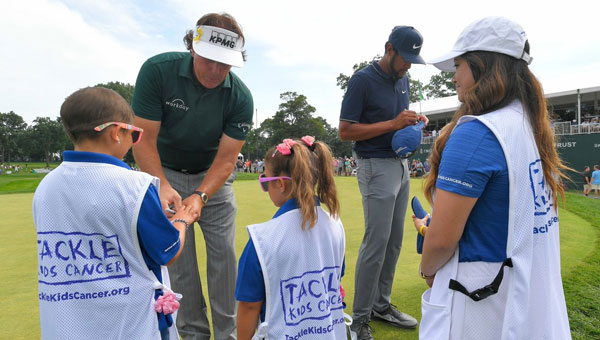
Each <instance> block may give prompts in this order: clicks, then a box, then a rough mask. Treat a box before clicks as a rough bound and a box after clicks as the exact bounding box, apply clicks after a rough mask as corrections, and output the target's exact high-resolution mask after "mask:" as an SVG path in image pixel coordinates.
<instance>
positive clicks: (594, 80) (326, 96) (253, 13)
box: [0, 0, 600, 127]
mask: <svg viewBox="0 0 600 340" xmlns="http://www.w3.org/2000/svg"><path fill="white" fill-rule="evenodd" d="M488 3H490V4H491V5H488ZM599 9H600V2H598V1H581V0H572V1H560V2H559V1H545V2H541V1H527V0H519V1H512V0H504V1H493V2H492V1H481V0H478V1H410V2H409V1H397V0H396V1H378V2H375V1H348V0H346V1H326V0H325V1H323V0H320V1H313V0H304V1H293V2H292V1H284V0H278V1H260V0H255V1H248V0H235V1H227V0H219V1H214V0H213V1H205V0H193V1H192V0H149V1H142V0H137V1H133V0H61V1H59V0H27V1H17V0H12V1H10V0H8V1H2V2H0V32H1V34H0V51H1V52H0V112H9V111H14V112H16V113H17V114H19V115H21V116H22V117H23V118H24V119H25V120H26V121H27V122H28V123H31V122H32V121H33V119H35V118H36V117H57V116H58V115H59V110H60V105H61V104H62V102H63V100H64V99H65V97H66V96H68V95H69V94H71V93H72V92H74V91H75V90H77V89H79V88H82V87H86V86H93V85H95V84H98V83H106V82H110V81H120V82H124V83H130V84H135V80H136V77H137V73H138V71H139V68H140V66H141V65H142V63H143V62H144V61H145V60H146V59H148V58H149V57H151V56H153V55H155V54H158V53H162V52H166V51H185V48H184V45H183V42H182V37H183V35H184V34H185V31H186V30H188V29H193V28H194V26H195V22H196V21H197V20H198V18H200V16H202V15H203V14H206V13H209V12H222V11H225V12H228V13H230V14H231V15H233V16H234V17H235V18H236V19H237V20H238V22H239V23H240V24H241V25H242V27H243V30H244V35H245V36H246V50H247V53H248V61H247V63H246V65H245V67H244V68H233V71H234V72H235V73H236V74H238V75H239V76H240V77H241V78H242V80H243V81H244V82H245V83H246V85H247V86H248V87H249V88H250V90H251V91H252V94H253V96H254V104H255V108H256V109H257V110H258V114H257V115H258V121H259V122H261V121H262V120H264V119H265V118H268V117H270V116H272V115H273V114H274V113H275V111H276V110H277V109H278V106H279V104H280V103H281V101H280V99H279V95H280V94H281V93H283V92H286V91H296V92H298V93H300V94H303V95H305V96H306V97H307V99H308V103H309V104H311V105H313V106H315V107H316V108H317V112H316V115H317V116H322V117H324V118H326V119H327V120H328V121H329V123H330V124H332V125H333V126H335V127H337V124H338V118H339V110H340V104H341V99H342V92H341V90H340V89H339V88H338V87H337V86H336V77H337V76H338V75H339V74H340V73H344V74H350V73H351V72H352V65H354V64H355V63H358V62H360V61H363V60H370V59H371V58H372V57H374V56H375V55H377V54H382V53H383V46H384V43H385V41H386V40H387V37H388V35H389V32H390V31H391V29H392V27H393V26H395V25H411V26H414V27H416V28H417V29H418V30H419V31H420V32H421V33H422V35H423V36H424V45H423V48H422V49H421V55H422V56H423V57H424V58H425V60H428V59H431V58H433V57H437V56H438V55H441V54H444V53H445V52H447V51H448V50H449V49H450V48H451V47H452V45H453V44H454V42H455V40H456V38H457V37H458V35H459V33H460V32H461V31H462V30H463V28H464V27H465V26H466V25H467V24H468V23H470V22H472V21H474V20H476V19H479V18H481V17H484V16H488V15H501V16H506V17H508V18H510V19H512V20H514V21H516V22H518V23H519V24H521V26H523V28H524V29H525V32H526V33H527V35H528V37H529V41H530V44H531V55H532V56H533V58H534V60H533V63H532V65H531V69H532V71H533V72H534V73H535V74H536V75H537V77H538V78H539V79H540V80H541V81H542V84H543V85H544V89H545V91H546V92H547V93H552V92H558V91H565V90H572V89H576V88H586V87H592V86H600V25H598V15H599V13H600V11H599ZM410 73H411V75H412V77H413V78H415V79H419V80H420V81H422V82H423V83H427V82H428V81H429V78H430V77H431V75H432V74H435V73H437V69H435V68H434V67H433V66H430V65H428V66H423V65H413V68H412V69H411V70H410Z"/></svg>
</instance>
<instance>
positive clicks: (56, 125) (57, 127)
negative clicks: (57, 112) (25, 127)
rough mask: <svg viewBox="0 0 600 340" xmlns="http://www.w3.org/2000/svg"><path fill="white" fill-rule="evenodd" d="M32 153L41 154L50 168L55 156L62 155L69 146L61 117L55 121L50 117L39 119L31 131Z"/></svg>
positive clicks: (35, 121) (34, 122)
mask: <svg viewBox="0 0 600 340" xmlns="http://www.w3.org/2000/svg"><path fill="white" fill-rule="evenodd" d="M28 139H29V140H30V142H31V147H32V149H33V150H32V151H34V152H35V151H38V152H41V153H42V154H43V156H44V159H45V161H46V167H50V161H51V160H52V159H53V156H54V155H55V154H60V152H61V151H63V150H65V148H66V147H67V145H68V139H67V136H66V134H65V132H64V130H63V126H62V123H61V120H60V117H58V118H56V119H55V120H52V119H50V118H49V117H37V118H36V119H35V120H34V121H33V125H32V126H31V127H30V129H29V138H28Z"/></svg>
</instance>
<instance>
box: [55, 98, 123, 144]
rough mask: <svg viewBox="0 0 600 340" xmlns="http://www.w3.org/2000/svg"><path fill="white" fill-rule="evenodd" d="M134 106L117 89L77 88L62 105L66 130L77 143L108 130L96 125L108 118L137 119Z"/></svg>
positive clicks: (119, 120) (110, 119)
mask: <svg viewBox="0 0 600 340" xmlns="http://www.w3.org/2000/svg"><path fill="white" fill-rule="evenodd" d="M133 117H134V115H133V110H132V109H131V106H129V104H128V103H127V101H125V99H123V97H121V96H120V95H119V94H118V93H117V92H115V91H113V90H110V89H107V88H104V87H86V88H83V89H80V90H77V91H75V92H74V93H73V94H71V95H70V96H68V97H67V99H65V102H64V103H63V104H62V106H61V107H60V118H61V121H62V124H63V127H64V128H65V132H66V133H67V135H68V136H69V138H70V139H71V140H72V141H73V143H75V144H77V143H79V142H81V141H82V140H85V139H95V138H97V137H98V136H100V135H101V134H102V133H103V132H104V131H100V132H98V131H94V128H95V127H96V126H98V125H100V124H104V123H107V122H111V121H115V122H123V123H127V124H131V123H132V122H133Z"/></svg>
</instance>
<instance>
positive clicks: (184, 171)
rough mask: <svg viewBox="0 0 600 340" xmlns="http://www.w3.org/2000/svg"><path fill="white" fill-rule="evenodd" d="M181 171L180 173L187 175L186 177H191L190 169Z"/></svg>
mask: <svg viewBox="0 0 600 340" xmlns="http://www.w3.org/2000/svg"><path fill="white" fill-rule="evenodd" d="M179 171H180V172H181V173H182V174H186V175H189V174H190V172H189V170H188V169H181V170H179Z"/></svg>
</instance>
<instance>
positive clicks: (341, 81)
mask: <svg viewBox="0 0 600 340" xmlns="http://www.w3.org/2000/svg"><path fill="white" fill-rule="evenodd" d="M379 59H381V55H379V54H378V55H376V56H374V57H373V59H371V61H367V60H365V61H362V62H360V63H358V64H354V66H352V75H353V74H354V73H356V72H358V71H360V70H362V69H363V68H365V67H367V66H369V65H370V64H371V63H372V62H373V61H374V60H379ZM352 75H349V76H347V75H345V74H343V73H340V75H339V76H338V77H337V78H336V80H337V86H339V87H340V89H342V91H344V93H346V90H347V89H348V82H349V81H350V77H352Z"/></svg>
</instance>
